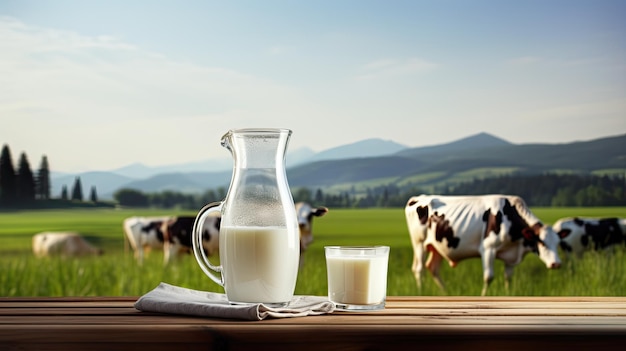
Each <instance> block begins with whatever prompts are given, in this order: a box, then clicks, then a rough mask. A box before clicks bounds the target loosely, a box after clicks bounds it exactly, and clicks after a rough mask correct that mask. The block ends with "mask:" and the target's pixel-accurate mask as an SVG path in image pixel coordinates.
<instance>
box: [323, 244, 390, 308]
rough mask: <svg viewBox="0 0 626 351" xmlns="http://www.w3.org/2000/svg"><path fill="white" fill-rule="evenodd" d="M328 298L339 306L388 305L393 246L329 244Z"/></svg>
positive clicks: (370, 306) (327, 257)
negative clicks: (389, 269)
mask: <svg viewBox="0 0 626 351" xmlns="http://www.w3.org/2000/svg"><path fill="white" fill-rule="evenodd" d="M324 250H325V253H326V268H327V274H328V299H329V300H330V301H332V302H334V303H335V304H336V305H337V309H338V310H347V311H354V310H377V309H383V308H385V299H386V297H387V264H388V262H389V246H326V247H324Z"/></svg>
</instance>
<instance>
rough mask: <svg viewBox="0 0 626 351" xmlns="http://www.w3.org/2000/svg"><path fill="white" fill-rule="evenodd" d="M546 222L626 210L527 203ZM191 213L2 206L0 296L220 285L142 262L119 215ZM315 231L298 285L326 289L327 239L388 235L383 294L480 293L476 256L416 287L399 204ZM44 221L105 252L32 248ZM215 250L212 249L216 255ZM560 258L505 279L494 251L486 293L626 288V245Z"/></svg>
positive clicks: (364, 241)
mask: <svg viewBox="0 0 626 351" xmlns="http://www.w3.org/2000/svg"><path fill="white" fill-rule="evenodd" d="M533 212H534V213H535V214H536V215H537V216H538V217H539V218H541V219H542V220H543V221H544V222H545V223H547V224H551V223H553V222H554V221H556V220H557V219H558V218H561V217H566V216H588V217H609V216H616V217H626V208H624V207H605V208H596V207H594V208H578V207H576V208H533ZM174 214H186V215H195V213H193V212H189V211H187V212H182V211H166V210H147V209H146V210H131V209H77V210H45V211H44V210H42V211H15V212H0V223H2V225H1V226H0V296H124V295H128V296H139V295H142V294H144V293H146V292H147V291H149V290H151V289H152V288H154V287H155V286H157V285H158V284H159V282H167V283H169V284H174V285H179V286H184V287H188V288H193V289H199V290H206V291H216V292H223V290H222V288H221V287H219V286H218V285H216V284H214V283H213V282H212V281H211V280H210V279H209V278H208V277H206V276H205V275H204V273H202V271H201V270H200V268H199V267H198V265H197V263H196V261H195V259H194V258H193V257H192V256H183V257H180V258H179V259H178V260H176V261H175V262H172V263H170V265H168V266H166V267H164V266H163V264H162V259H163V255H162V252H161V251H156V252H152V253H150V254H149V255H148V257H147V258H146V260H145V262H144V264H143V265H142V266H139V265H138V264H137V263H136V261H135V260H134V258H133V257H132V253H131V252H126V251H125V247H124V246H125V245H124V236H123V231H122V221H123V219H124V218H126V217H130V216H136V215H141V216H143V215H145V216H155V215H174ZM313 228H314V235H315V241H314V242H313V244H312V245H311V246H310V247H309V249H308V250H307V251H306V252H305V253H304V255H303V257H302V259H303V260H304V262H303V266H302V268H301V270H300V272H299V275H298V283H297V285H296V294H307V295H326V293H327V292H326V289H327V285H326V264H325V261H324V251H323V248H324V246H325V245H341V244H349V245H389V246H390V247H391V253H390V258H389V277H388V289H387V293H388V295H480V291H481V287H482V269H481V264H480V260H479V259H470V260H466V261H462V262H461V263H459V265H458V266H457V267H456V268H450V267H449V266H448V265H447V264H444V265H443V266H442V271H441V276H442V279H443V280H444V282H446V284H447V289H446V291H442V290H440V289H439V288H438V287H437V286H436V285H435V284H434V282H433V280H432V278H431V277H430V276H429V273H428V272H425V273H426V274H425V275H424V280H423V286H422V288H421V290H418V288H417V286H416V283H415V279H414V277H413V274H412V272H411V262H412V257H413V250H412V248H411V244H410V241H409V235H408V231H407V228H406V222H405V218H404V210H403V209H400V208H395V209H331V210H330V211H329V213H328V214H327V215H326V216H324V217H321V218H316V219H315V220H314V224H313ZM42 231H77V232H80V233H81V234H82V235H84V236H85V237H86V238H87V240H88V241H90V242H91V243H92V244H94V245H96V246H98V247H101V248H103V249H104V252H105V253H104V255H102V256H98V257H81V258H58V257H57V258H43V259H37V258H35V257H34V256H33V255H32V251H31V238H32V235H33V234H35V233H38V232H42ZM218 259H219V258H218V257H213V258H212V260H213V261H215V262H217V260H218ZM561 259H562V261H563V266H562V268H561V269H559V270H548V269H546V268H545V265H544V264H543V263H542V262H541V261H540V260H539V258H538V257H537V256H536V255H534V254H529V255H527V256H526V257H525V259H524V260H523V262H522V263H521V264H520V265H518V266H517V267H516V268H515V273H514V276H513V280H512V282H511V285H510V286H509V288H508V289H505V287H504V282H503V280H504V279H503V270H504V265H503V264H502V263H501V262H499V261H496V265H495V270H496V278H495V280H494V282H493V283H492V285H491V287H490V289H489V292H488V295H510V296H624V295H626V248H625V247H624V246H621V247H619V248H616V249H614V250H610V251H605V252H588V253H586V254H585V255H584V256H583V257H582V258H573V257H567V256H565V255H563V253H561Z"/></svg>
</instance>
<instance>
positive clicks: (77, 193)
mask: <svg viewBox="0 0 626 351" xmlns="http://www.w3.org/2000/svg"><path fill="white" fill-rule="evenodd" d="M72 200H77V201H83V186H82V185H81V183H80V177H76V179H75V180H74V186H73V187H72Z"/></svg>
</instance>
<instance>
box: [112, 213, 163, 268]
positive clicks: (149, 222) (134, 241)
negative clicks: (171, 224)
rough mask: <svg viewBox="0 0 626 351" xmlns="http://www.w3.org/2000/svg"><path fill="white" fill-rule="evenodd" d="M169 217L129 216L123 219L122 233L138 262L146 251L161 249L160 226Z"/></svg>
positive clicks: (161, 232) (161, 234) (141, 260)
mask: <svg viewBox="0 0 626 351" xmlns="http://www.w3.org/2000/svg"><path fill="white" fill-rule="evenodd" d="M170 218H171V217H166V216H164V217H129V218H126V219H125V220H124V223H123V227H124V234H125V236H126V240H127V243H129V244H130V247H131V248H132V249H133V251H134V253H135V258H136V259H137V262H139V264H142V263H143V257H144V254H145V252H146V251H150V250H155V249H156V250H161V249H163V231H162V230H161V227H162V225H163V223H164V222H166V221H167V220H169V219H170Z"/></svg>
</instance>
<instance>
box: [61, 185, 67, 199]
mask: <svg viewBox="0 0 626 351" xmlns="http://www.w3.org/2000/svg"><path fill="white" fill-rule="evenodd" d="M67 199H68V198H67V186H66V185H63V188H62V189H61V200H67Z"/></svg>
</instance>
